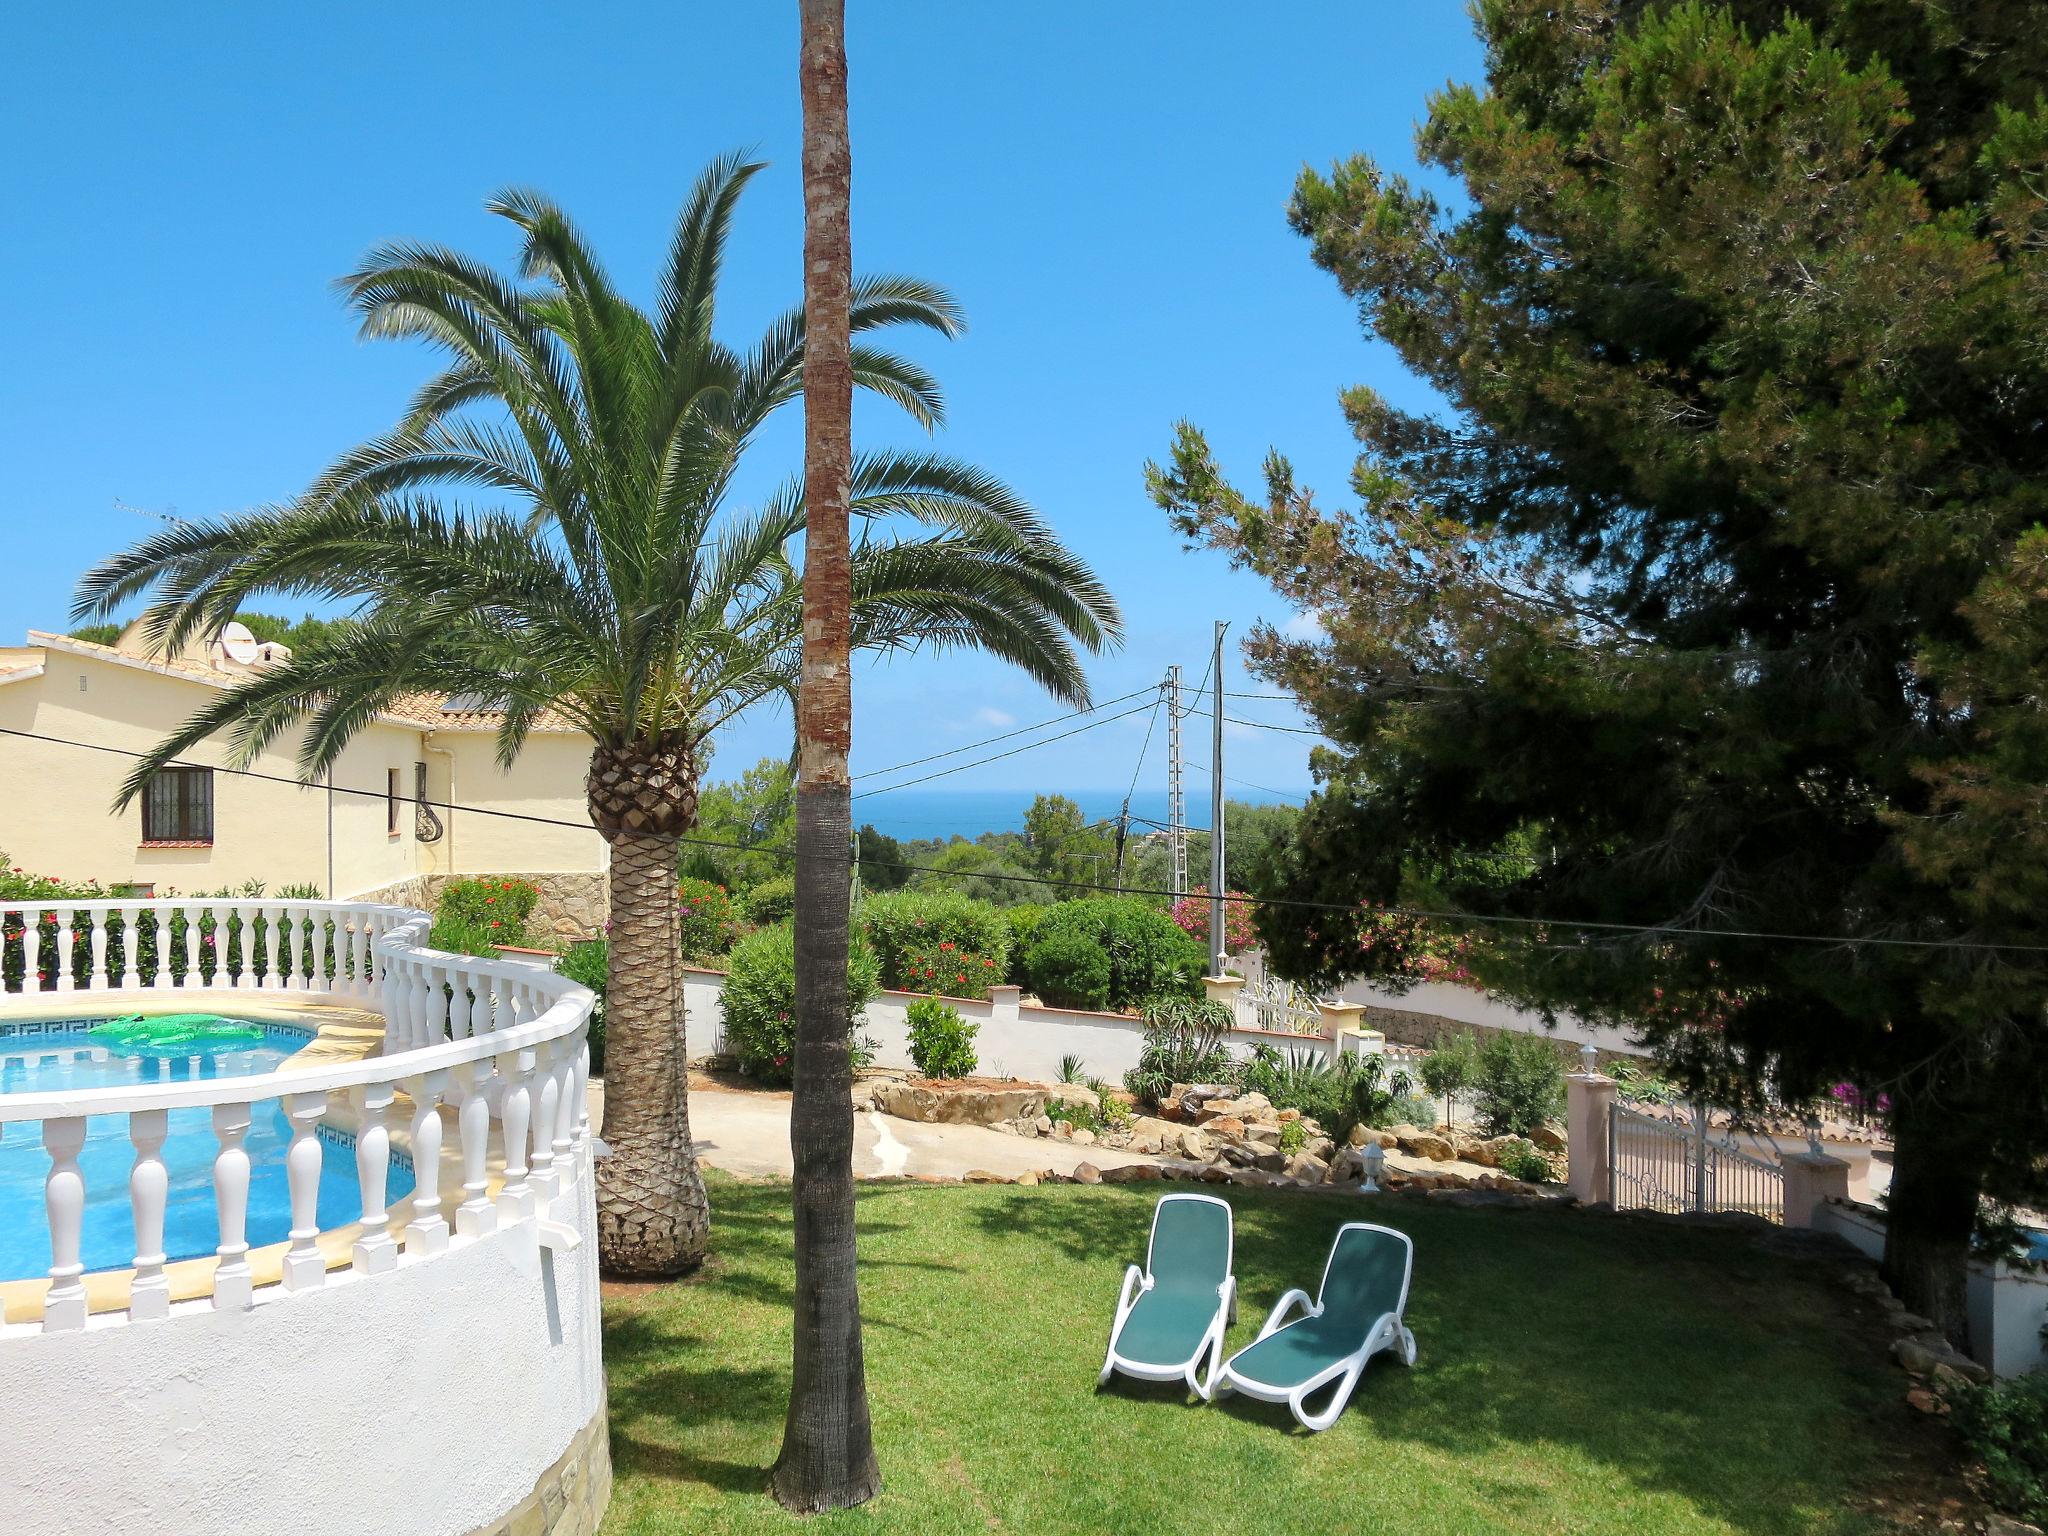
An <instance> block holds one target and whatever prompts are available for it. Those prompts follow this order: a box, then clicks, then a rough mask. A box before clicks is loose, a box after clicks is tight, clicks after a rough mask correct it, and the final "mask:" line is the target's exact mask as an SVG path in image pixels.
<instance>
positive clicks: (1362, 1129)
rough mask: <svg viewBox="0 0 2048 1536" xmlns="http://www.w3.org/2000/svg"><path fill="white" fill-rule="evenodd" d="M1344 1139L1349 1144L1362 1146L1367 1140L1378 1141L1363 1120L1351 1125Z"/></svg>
mask: <svg viewBox="0 0 2048 1536" xmlns="http://www.w3.org/2000/svg"><path fill="white" fill-rule="evenodd" d="M1344 1140H1345V1142H1346V1143H1347V1144H1348V1145H1350V1146H1353V1147H1362V1146H1364V1145H1365V1144H1366V1143H1367V1142H1368V1141H1378V1140H1379V1138H1378V1137H1377V1136H1375V1135H1374V1134H1373V1132H1372V1130H1371V1128H1370V1127H1368V1126H1367V1125H1366V1124H1365V1122H1364V1121H1362V1120H1361V1121H1360V1122H1359V1123H1358V1124H1357V1125H1354V1126H1353V1127H1351V1134H1350V1135H1349V1136H1347V1137H1345V1138H1344Z"/></svg>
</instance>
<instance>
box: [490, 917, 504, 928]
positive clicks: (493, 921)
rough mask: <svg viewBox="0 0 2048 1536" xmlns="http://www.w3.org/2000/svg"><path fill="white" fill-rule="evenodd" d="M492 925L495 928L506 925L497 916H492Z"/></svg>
mask: <svg viewBox="0 0 2048 1536" xmlns="http://www.w3.org/2000/svg"><path fill="white" fill-rule="evenodd" d="M491 926H492V927H493V928H502V927H504V926H505V925H504V924H503V923H501V922H499V921H498V920H497V919H496V918H495V917H494V918H492V919H491Z"/></svg>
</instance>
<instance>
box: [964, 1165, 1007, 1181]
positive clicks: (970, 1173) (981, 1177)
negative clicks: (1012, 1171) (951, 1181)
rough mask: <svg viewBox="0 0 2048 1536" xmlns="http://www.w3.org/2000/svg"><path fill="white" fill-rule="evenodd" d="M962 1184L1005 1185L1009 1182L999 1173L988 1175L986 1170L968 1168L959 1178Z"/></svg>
mask: <svg viewBox="0 0 2048 1536" xmlns="http://www.w3.org/2000/svg"><path fill="white" fill-rule="evenodd" d="M960 1182H961V1183H962V1184H1007V1183H1009V1182H1010V1181H1009V1180H1008V1179H1006V1178H1004V1177H1003V1176H1002V1175H1001V1174H1000V1173H990V1172H989V1171H988V1169H986V1168H970V1169H968V1170H967V1172H966V1173H965V1174H963V1175H962V1176H961V1179H960Z"/></svg>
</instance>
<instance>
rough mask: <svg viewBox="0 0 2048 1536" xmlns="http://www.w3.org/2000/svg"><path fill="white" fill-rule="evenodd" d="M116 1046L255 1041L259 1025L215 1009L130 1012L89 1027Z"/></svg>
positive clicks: (172, 1047) (134, 1048)
mask: <svg viewBox="0 0 2048 1536" xmlns="http://www.w3.org/2000/svg"><path fill="white" fill-rule="evenodd" d="M90 1033H91V1034H92V1036H93V1037H94V1038H95V1039H98V1040H105V1041H106V1042H107V1043H108V1044H110V1045H112V1046H113V1047H114V1048H115V1049H116V1050H126V1051H168V1050H184V1049H188V1048H189V1047H191V1046H194V1045H258V1044H261V1043H262V1040H263V1030H262V1028H261V1027H260V1026H258V1025H255V1024H250V1023H246V1022H244V1021H243V1020H241V1019H224V1018H222V1017H221V1016H220V1015H219V1014H217V1013H158V1014H152V1015H150V1016H149V1017H148V1018H144V1017H143V1016H142V1015H141V1014H139V1013H131V1014H129V1015H128V1016H127V1017H126V1018H120V1019H108V1020H107V1021H106V1022H105V1023H104V1024H95V1025H93V1026H92V1029H91V1031H90Z"/></svg>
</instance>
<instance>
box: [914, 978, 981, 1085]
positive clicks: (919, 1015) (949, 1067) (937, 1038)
mask: <svg viewBox="0 0 2048 1536" xmlns="http://www.w3.org/2000/svg"><path fill="white" fill-rule="evenodd" d="M906 1022H907V1023H908V1024H909V1026H910V1059H911V1060H912V1061H914V1062H916V1063H917V1070H918V1071H920V1072H922V1073H923V1074H924V1075H925V1076H926V1077H941V1078H944V1077H968V1076H971V1075H972V1074H973V1072H974V1068H975V1059H974V1037H975V1036H976V1035H978V1034H980V1033H981V1026H980V1025H979V1024H970V1023H968V1022H967V1021H966V1020H965V1019H963V1018H961V1017H960V1010H959V1009H957V1008H949V1007H947V1006H946V1005H945V1004H944V1003H942V1002H940V1001H939V1000H938V999H937V998H936V997H921V998H919V999H918V1000H917V1001H916V1002H914V1003H912V1004H911V1005H910V1011H909V1014H908V1015H907V1018H906Z"/></svg>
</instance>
